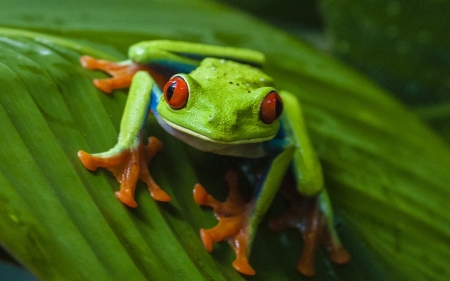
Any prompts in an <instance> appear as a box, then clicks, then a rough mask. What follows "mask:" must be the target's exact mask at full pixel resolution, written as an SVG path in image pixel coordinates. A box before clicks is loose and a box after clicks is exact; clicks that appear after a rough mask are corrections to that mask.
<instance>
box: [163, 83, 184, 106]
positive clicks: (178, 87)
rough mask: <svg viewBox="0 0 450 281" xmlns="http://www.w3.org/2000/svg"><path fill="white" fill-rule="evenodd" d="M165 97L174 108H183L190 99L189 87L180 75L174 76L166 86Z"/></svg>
mask: <svg viewBox="0 0 450 281" xmlns="http://www.w3.org/2000/svg"><path fill="white" fill-rule="evenodd" d="M163 92H164V99H165V100H166V102H167V104H168V105H169V106H170V107H171V108H172V109H181V108H183V107H184V106H185V105H186V103H187V101H188V99H189V87H188V85H187V83H186V81H184V79H183V78H181V77H180V76H175V77H172V78H171V79H170V80H169V81H168V82H167V83H166V85H165V86H164V90H163Z"/></svg>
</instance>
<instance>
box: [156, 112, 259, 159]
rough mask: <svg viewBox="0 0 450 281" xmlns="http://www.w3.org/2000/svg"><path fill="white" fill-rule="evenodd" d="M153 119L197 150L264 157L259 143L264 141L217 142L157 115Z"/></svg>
mask: <svg viewBox="0 0 450 281" xmlns="http://www.w3.org/2000/svg"><path fill="white" fill-rule="evenodd" d="M155 117H156V120H157V121H158V123H159V125H160V126H161V127H162V128H164V130H166V131H167V132H168V133H169V134H171V135H172V136H174V137H176V138H178V139H180V140H181V141H183V142H185V143H187V144H189V145H190V146H192V147H194V148H196V149H198V150H201V151H207V152H212V153H215V154H220V155H228V156H235V157H246V158H259V157H263V156H264V155H265V153H264V149H263V146H262V144H261V142H263V141H265V140H266V139H261V140H255V141H254V142H252V143H248V142H244V141H239V142H231V143H227V142H218V141H215V140H212V139H209V138H208V137H205V136H203V135H201V134H198V133H196V132H193V131H189V130H187V129H186V128H182V127H180V126H178V125H176V124H174V123H172V122H170V121H168V120H167V119H164V118H162V117H161V116H160V115H159V114H155Z"/></svg>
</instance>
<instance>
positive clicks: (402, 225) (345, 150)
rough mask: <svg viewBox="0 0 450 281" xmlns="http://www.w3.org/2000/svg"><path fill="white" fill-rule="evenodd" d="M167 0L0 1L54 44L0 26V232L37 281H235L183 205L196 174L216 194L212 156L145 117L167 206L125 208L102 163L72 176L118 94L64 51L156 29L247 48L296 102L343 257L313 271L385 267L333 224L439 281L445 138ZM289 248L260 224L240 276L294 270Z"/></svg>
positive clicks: (206, 10) (275, 40) (264, 37)
mask: <svg viewBox="0 0 450 281" xmlns="http://www.w3.org/2000/svg"><path fill="white" fill-rule="evenodd" d="M170 2H172V3H171V5H168V4H167V3H163V2H159V1H155V2H151V1H148V2H146V3H145V4H144V3H140V4H139V5H132V6H128V4H125V3H124V2H117V3H116V2H115V1H109V2H108V5H106V6H105V5H103V6H102V5H101V4H100V2H90V4H86V5H78V4H75V3H69V4H68V5H69V6H65V7H62V6H61V5H54V3H53V2H52V1H42V3H40V6H39V7H34V6H33V5H31V4H29V2H27V1H23V2H20V4H17V2H15V3H14V4H9V5H8V3H5V4H4V5H2V7H4V9H3V10H2V11H0V15H2V17H0V18H1V20H0V23H3V24H4V25H8V26H14V27H21V28H28V29H34V30H40V31H45V32H46V33H48V34H53V35H62V34H63V35H64V38H65V39H61V38H62V37H59V38H58V39H55V38H53V37H51V36H49V35H42V34H34V33H29V32H24V31H17V30H16V31H14V30H10V29H2V30H0V33H2V34H3V36H2V37H0V38H1V40H0V44H1V48H0V74H1V75H0V79H1V83H0V89H1V93H2V94H1V95H0V105H1V110H0V124H1V128H2V130H3V134H2V135H1V136H0V143H1V144H2V146H1V153H0V163H1V166H0V182H1V183H0V186H1V188H0V229H1V231H0V243H1V244H2V245H3V246H4V247H5V248H6V249H7V250H9V251H10V253H12V254H13V255H14V257H16V258H17V259H18V260H19V261H20V262H21V263H23V264H24V265H25V266H26V267H27V268H28V269H30V270H31V271H32V272H33V273H34V274H35V275H36V276H37V277H39V278H41V279H45V280H47V279H49V280H52V279H70V280H72V279H73V280H78V279H79V280H85V279H88V280H91V279H100V280H107V279H118V280H123V279H125V280H130V279H131V280H140V279H151V280H154V279H156V280H160V279H164V280H165V279H180V277H181V278H182V279H186V280H203V279H208V280H240V279H244V277H242V276H241V275H239V274H237V273H236V272H235V271H234V270H233V269H231V266H230V263H231V261H232V259H233V253H231V251H230V249H229V248H227V245H226V244H220V245H218V247H216V248H215V250H214V253H213V254H212V255H210V254H208V253H207V252H206V251H205V250H204V249H203V246H202V245H201V242H200V240H199V238H198V229H199V228H200V227H211V226H213V225H214V224H215V219H214V218H213V216H212V214H211V212H210V211H209V210H204V209H201V208H199V207H197V206H196V205H195V203H194V202H193V200H192V189H191V188H192V187H193V185H194V183H196V182H197V181H200V182H202V183H203V184H204V185H205V186H206V187H207V188H209V189H215V188H217V190H218V191H217V192H218V193H220V192H221V191H220V190H221V188H222V187H224V186H225V185H224V183H223V178H222V175H223V172H224V170H225V167H226V163H227V158H223V157H217V156H212V155H205V154H202V153H198V152H195V151H193V150H192V149H190V148H188V147H187V146H185V145H183V144H181V143H180V142H179V141H177V140H175V139H173V138H171V137H170V136H167V135H166V134H165V133H164V132H163V131H162V130H161V129H159V128H158V126H157V125H156V124H155V123H154V120H152V119H150V120H149V123H148V124H147V128H148V130H150V131H151V134H152V135H156V136H158V137H159V138H161V139H162V141H163V143H164V145H165V150H164V152H163V153H162V154H160V155H158V156H157V157H156V158H155V159H154V161H153V162H152V164H151V169H152V172H153V174H154V177H155V179H156V180H157V182H158V183H159V184H160V185H161V186H162V187H163V188H164V189H165V190H166V191H167V192H168V193H169V194H170V195H171V196H172V198H173V202H171V203H170V204H160V203H156V202H154V201H153V200H152V199H151V198H150V196H149V195H148V193H147V191H146V190H145V188H143V185H139V188H138V192H137V202H138V204H139V207H138V208H137V209H133V210H130V209H128V208H126V207H125V206H123V205H121V204H120V203H119V202H118V201H117V199H116V198H115V197H114V193H113V191H114V190H116V189H117V188H118V184H117V183H116V182H115V180H114V179H113V177H112V176H111V175H110V174H109V173H108V172H105V171H98V172H95V173H91V172H88V171H86V170H85V169H84V167H82V165H81V164H80V162H79V160H78V159H77V157H76V151H78V150H79V149H84V150H87V151H90V152H99V151H104V150H106V149H108V148H110V147H111V146H112V145H114V143H115V140H116V136H117V131H118V124H119V122H120V117H121V112H122V110H123V105H124V101H125V98H126V97H125V95H123V94H121V93H119V92H117V93H115V94H114V95H112V96H106V95H103V94H102V93H100V92H99V91H97V90H96V89H95V88H93V87H92V84H91V81H90V80H91V79H92V78H93V77H94V76H95V77H99V76H101V74H98V73H91V72H88V71H86V70H84V69H82V68H81V67H80V66H79V65H78V57H79V55H80V53H79V52H78V50H82V51H83V52H87V53H91V52H94V50H95V52H96V54H95V55H96V56H101V57H109V58H111V57H117V59H124V58H125V56H124V53H125V51H126V47H127V46H128V45H130V44H132V43H134V42H137V41H139V40H144V39H156V38H167V39H178V40H187V41H198V42H203V43H212V44H227V45H233V46H237V47H249V48H253V49H257V50H261V51H263V52H265V53H266V54H267V60H268V63H267V66H266V67H265V70H266V72H267V73H268V74H269V75H271V76H273V77H274V78H275V81H277V82H276V85H277V87H278V88H280V89H286V90H289V91H291V92H293V93H295V94H297V95H298V97H299V99H300V100H301V101H302V103H303V107H304V111H305V117H306V120H307V124H308V126H309V128H310V132H311V137H312V139H313V142H314V143H315V145H316V147H317V149H318V152H319V154H320V156H321V158H322V160H323V164H324V170H325V175H326V180H327V187H328V190H329V192H330V194H331V197H332V200H333V203H334V205H335V206H336V210H337V213H338V214H339V215H341V216H343V217H344V218H345V221H343V222H342V221H341V227H340V231H341V237H342V238H343V240H344V244H345V245H346V246H347V247H348V248H349V250H350V252H351V253H352V255H353V257H354V258H353V260H352V262H351V264H350V265H348V266H345V267H336V266H333V265H330V264H329V263H328V261H327V259H326V258H325V256H324V255H323V254H319V255H318V258H317V263H318V276H317V277H316V279H317V280H330V279H332V280H333V279H334V280H338V279H342V280H362V279H363V280H371V279H374V280H380V279H384V278H385V277H386V275H385V273H384V272H383V270H382V269H379V267H377V263H378V262H377V260H374V259H373V258H372V257H371V255H370V253H367V250H366V248H365V247H364V246H362V245H361V243H360V242H359V241H358V239H359V238H358V237H356V236H355V235H354V234H353V233H352V231H351V230H349V229H348V227H346V225H351V228H352V229H354V230H355V231H356V233H358V235H359V236H360V237H361V238H362V239H363V240H364V241H365V243H366V245H367V247H368V249H370V251H372V252H373V253H375V254H376V256H377V259H378V261H380V262H381V263H382V264H383V266H384V268H385V269H386V270H387V271H388V274H389V276H390V277H393V278H403V279H407V280H413V279H418V280H423V279H432V280H439V278H440V279H441V280H446V279H447V278H448V276H449V269H448V268H447V265H446V264H445V261H446V260H447V258H448V256H447V255H448V254H447V251H446V248H445V247H443V246H442V245H446V243H447V241H448V238H449V236H450V229H449V228H450V227H449V226H450V223H449V218H448V215H447V214H448V213H449V210H448V209H449V208H450V207H449V206H448V204H446V198H449V194H448V193H449V190H448V187H447V184H448V182H450V181H449V180H450V175H448V173H447V171H448V168H449V167H450V163H449V161H450V160H449V159H450V157H449V156H450V155H449V154H450V153H449V151H448V148H447V146H446V145H445V144H443V142H442V141H441V140H440V139H439V138H438V137H437V136H435V135H434V134H433V133H432V132H430V130H429V129H428V128H427V127H425V126H424V125H423V124H422V123H421V122H420V121H419V120H418V118H416V117H415V116H414V115H412V114H411V113H410V112H408V111H407V110H405V109H404V108H403V107H402V106H401V105H400V104H398V103H397V102H396V101H394V100H393V99H391V98H390V97H389V96H388V95H387V94H386V93H385V92H383V91H382V90H380V89H379V88H377V87H375V86H374V85H373V84H372V83H371V82H370V81H368V80H366V79H365V78H363V77H361V76H359V75H358V74H355V73H354V72H352V71H351V70H349V69H347V68H346V67H344V66H342V65H340V64H339V63H337V62H336V61H334V60H333V59H330V58H329V57H327V56H324V55H322V54H320V53H318V52H317V51H314V50H312V49H311V48H309V47H307V46H305V45H304V44H302V43H300V42H298V41H297V40H295V39H293V38H291V37H290V36H288V35H286V34H283V33H282V32H280V31H278V30H276V29H273V28H271V27H269V26H266V25H264V24H263V23H261V22H260V21H257V20H254V19H252V18H250V17H248V16H246V15H242V14H240V13H236V12H235V11H232V10H229V9H226V8H224V7H222V6H219V5H215V4H213V3H209V2H208V3H206V2H203V1H195V2H193V3H185V2H181V1H179V2H178V1H170ZM30 3H31V2H30ZM16 6H17V7H20V9H19V8H14V7H16ZM66 9H67V10H68V11H70V13H68V12H67V10H66ZM5 11H8V12H5ZM50 23H53V24H50ZM55 23H56V24H55ZM187 23H188V24H187ZM242 27H245V28H242ZM71 42H75V43H71ZM80 48H82V49H80ZM205 171H208V172H205ZM277 202H278V203H282V201H281V200H279V199H277ZM300 244H301V243H300V239H299V236H298V234H297V233H295V232H287V233H285V234H282V235H275V234H272V233H269V232H268V231H267V229H266V228H265V227H263V226H262V227H260V229H259V233H258V235H257V237H256V241H255V245H254V252H253V254H252V257H251V262H252V264H253V265H254V267H255V268H256V270H257V276H256V277H255V278H254V279H257V280H274V279H275V280H297V279H301V277H300V276H299V274H298V273H297V272H295V270H294V268H295V263H296V261H297V258H298V255H299V252H300V247H301V246H300ZM430 249H431V250H430ZM446 277H447V278H446Z"/></svg>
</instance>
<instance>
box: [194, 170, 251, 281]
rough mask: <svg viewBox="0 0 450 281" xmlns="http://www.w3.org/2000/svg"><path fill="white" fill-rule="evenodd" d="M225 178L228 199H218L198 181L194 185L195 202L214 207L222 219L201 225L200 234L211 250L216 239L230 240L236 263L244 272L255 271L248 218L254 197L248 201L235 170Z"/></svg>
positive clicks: (237, 267) (236, 267) (216, 213)
mask: <svg viewBox="0 0 450 281" xmlns="http://www.w3.org/2000/svg"><path fill="white" fill-rule="evenodd" d="M226 180H227V183H228V186H229V193H228V197H227V199H226V201H225V202H219V201H217V200H216V199H215V198H214V197H212V196H211V195H209V194H208V193H207V192H206V190H205V189H204V188H203V186H201V185H200V184H196V185H195V187H194V199H195V202H196V203H197V204H198V205H201V206H209V207H212V208H213V210H214V214H215V216H216V217H217V219H218V220H219V222H218V224H217V225H216V226H215V227H214V228H211V229H201V230H200V236H201V239H202V242H203V245H204V246H205V248H206V250H207V251H208V252H212V250H213V245H214V243H215V242H219V241H222V240H227V241H228V242H229V244H230V245H231V247H232V248H233V249H234V251H235V253H236V259H235V260H234V262H233V267H234V268H235V269H236V270H237V271H238V272H240V273H242V274H246V275H254V274H255V270H254V269H253V268H252V267H251V266H250V264H249V262H248V255H249V253H248V243H249V229H248V228H249V227H248V221H249V214H250V213H251V212H250V211H251V209H252V208H253V205H254V204H253V201H250V202H248V203H247V202H245V200H244V199H243V198H242V196H241V195H240V193H239V191H238V185H237V182H238V176H237V174H236V173H234V172H228V173H227V174H226Z"/></svg>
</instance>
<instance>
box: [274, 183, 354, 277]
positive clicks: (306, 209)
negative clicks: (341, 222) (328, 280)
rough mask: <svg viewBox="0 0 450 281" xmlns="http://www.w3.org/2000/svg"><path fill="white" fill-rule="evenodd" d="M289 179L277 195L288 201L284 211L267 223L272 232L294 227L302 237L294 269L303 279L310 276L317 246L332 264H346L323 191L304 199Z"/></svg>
mask: <svg viewBox="0 0 450 281" xmlns="http://www.w3.org/2000/svg"><path fill="white" fill-rule="evenodd" d="M295 186H296V183H295V181H292V179H291V178H290V177H288V178H287V179H285V180H284V181H283V184H282V185H281V187H280V193H281V195H282V196H283V197H284V198H285V199H286V200H287V201H288V202H289V208H288V210H287V211H286V212H285V213H284V214H283V215H281V216H280V217H279V218H274V219H271V220H270V221H269V228H270V229H271V230H272V231H276V232H280V231H282V230H284V229H286V228H297V229H298V230H299V232H300V233H301V234H302V236H303V241H304V243H303V250H302V253H301V255H300V259H299V261H298V264H297V269H298V271H300V272H301V273H302V274H303V275H305V276H314V274H315V269H314V257H315V252H316V250H317V248H318V246H319V244H320V243H324V244H325V245H326V248H327V250H328V252H329V253H330V259H331V260H332V261H333V262H334V263H336V264H346V263H348V262H349V260H350V255H349V253H348V252H347V251H346V250H345V249H344V247H343V246H342V244H341V242H340V240H339V237H338V235H337V233H336V230H335V228H334V222H333V214H332V210H331V205H330V202H329V199H328V194H327V192H326V190H325V189H323V190H322V191H321V192H320V193H319V194H318V195H317V196H313V197H306V196H303V195H301V194H300V193H299V192H298V191H297V190H296V188H295Z"/></svg>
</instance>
